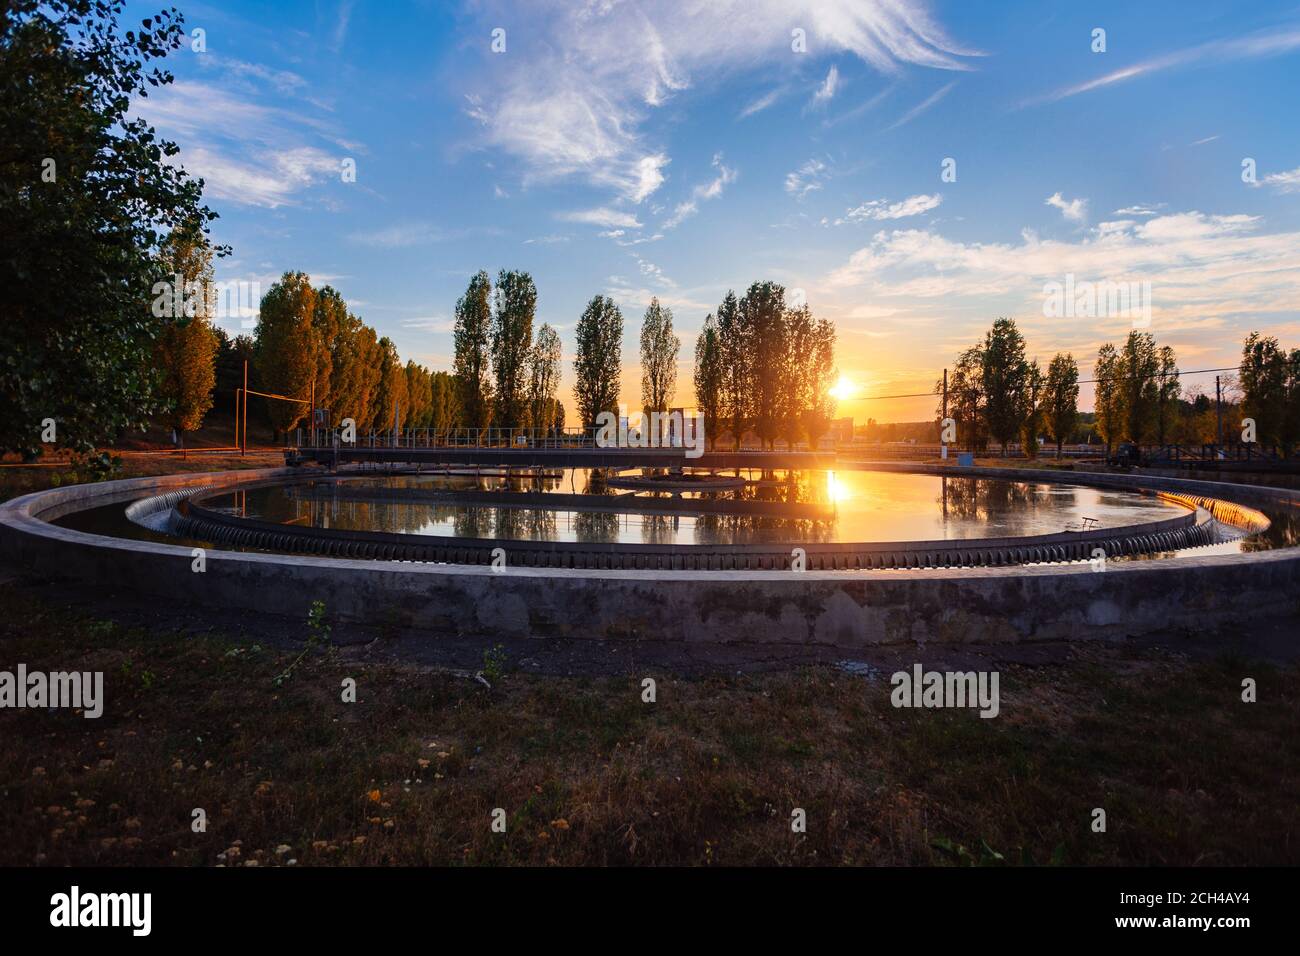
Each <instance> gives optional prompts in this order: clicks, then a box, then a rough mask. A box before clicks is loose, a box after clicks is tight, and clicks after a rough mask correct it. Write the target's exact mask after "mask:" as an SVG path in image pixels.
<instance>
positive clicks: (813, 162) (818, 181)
mask: <svg viewBox="0 0 1300 956" xmlns="http://www.w3.org/2000/svg"><path fill="white" fill-rule="evenodd" d="M829 175H830V167H829V166H827V165H826V164H825V163H823V162H822V161H821V160H820V159H817V158H815V157H814V158H813V159H810V160H808V162H806V163H804V164H803V165H802V166H800V167H799V168H798V169H796V170H795V171H794V172H792V173H787V174H786V177H785V191H786V192H788V193H789V194H790V195H791V196H794V197H795V198H796V199H802V198H803V197H804V196H806V195H808V194H809V193H810V192H815V191H816V190H818V189H821V188H822V185H823V184H824V183H825V180H826V178H827V176H829Z"/></svg>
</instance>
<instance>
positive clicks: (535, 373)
mask: <svg viewBox="0 0 1300 956" xmlns="http://www.w3.org/2000/svg"><path fill="white" fill-rule="evenodd" d="M560 361H561V353H560V336H559V333H557V332H556V331H555V329H553V328H551V327H550V326H549V325H547V324H546V323H545V322H543V323H542V325H541V327H540V328H539V329H538V330H537V341H535V342H534V343H533V347H532V349H531V350H530V351H529V353H528V421H529V427H530V428H540V429H546V430H550V429H552V428H556V427H557V425H558V422H557V421H556V415H555V410H556V407H557V406H558V404H559V403H558V402H557V401H556V397H555V395H556V392H558V391H559V389H560Z"/></svg>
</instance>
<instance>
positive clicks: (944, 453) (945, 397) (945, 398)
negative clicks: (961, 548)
mask: <svg viewBox="0 0 1300 956" xmlns="http://www.w3.org/2000/svg"><path fill="white" fill-rule="evenodd" d="M947 420H948V370H947V369H946V368H945V369H944V370H943V417H942V418H940V419H939V441H940V443H941V445H942V449H941V452H942V453H941V455H940V457H941V458H943V459H945V460H946V459H947V458H948V443H947V442H946V441H944V440H943V431H944V429H945V428H946V427H947V426H946V425H944V422H946V421H947ZM945 490H946V489H945ZM947 505H948V500H947V495H945V496H944V509H945V511H946V510H947Z"/></svg>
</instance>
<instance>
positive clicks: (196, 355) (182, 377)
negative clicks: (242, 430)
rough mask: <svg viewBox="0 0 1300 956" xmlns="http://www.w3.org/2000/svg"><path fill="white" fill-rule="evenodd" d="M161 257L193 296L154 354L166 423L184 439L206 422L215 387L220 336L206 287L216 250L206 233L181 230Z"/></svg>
mask: <svg viewBox="0 0 1300 956" xmlns="http://www.w3.org/2000/svg"><path fill="white" fill-rule="evenodd" d="M163 254H164V256H165V258H166V260H167V265H168V268H169V269H171V271H172V275H173V277H174V280H173V281H176V280H177V279H179V282H180V284H181V285H182V287H184V288H188V289H190V290H191V292H192V294H191V295H189V296H187V297H186V309H185V314H184V315H181V316H177V317H175V318H173V319H172V321H171V323H170V324H168V325H167V327H166V328H164V329H163V331H162V335H161V336H159V339H158V344H157V348H156V351H155V354H156V356H157V358H158V369H159V372H160V375H161V379H162V387H161V395H162V397H163V399H164V401H165V402H166V404H167V411H166V422H167V424H169V425H170V426H171V427H172V428H174V429H176V431H177V433H178V434H179V435H180V437H181V440H182V441H184V436H185V433H186V432H190V431H195V430H196V429H198V428H199V426H201V425H202V424H203V417H204V416H205V415H207V413H208V410H209V409H211V408H212V388H213V386H214V385H215V384H216V355H217V337H216V335H214V334H213V331H212V325H211V319H212V316H211V308H212V306H211V302H210V299H209V296H208V289H209V288H210V284H211V282H212V247H211V246H210V245H209V244H208V241H207V238H206V237H205V236H204V235H203V233H202V231H200V230H197V229H178V230H175V231H173V232H172V234H171V235H170V236H168V238H167V241H166V242H165V243H164V245H163Z"/></svg>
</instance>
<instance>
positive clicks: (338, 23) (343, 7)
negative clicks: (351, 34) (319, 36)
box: [331, 0, 353, 50]
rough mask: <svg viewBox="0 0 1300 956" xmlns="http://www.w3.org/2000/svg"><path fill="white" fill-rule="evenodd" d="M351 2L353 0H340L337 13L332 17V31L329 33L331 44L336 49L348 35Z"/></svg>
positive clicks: (350, 19) (350, 20)
mask: <svg viewBox="0 0 1300 956" xmlns="http://www.w3.org/2000/svg"><path fill="white" fill-rule="evenodd" d="M352 3H353V0H340V2H339V9H338V15H337V16H336V17H335V19H334V31H333V33H332V35H331V46H332V48H333V49H335V50H338V49H339V48H340V47H342V46H343V41H344V40H346V39H347V36H348V25H349V24H350V23H351V22H352Z"/></svg>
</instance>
